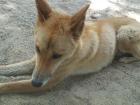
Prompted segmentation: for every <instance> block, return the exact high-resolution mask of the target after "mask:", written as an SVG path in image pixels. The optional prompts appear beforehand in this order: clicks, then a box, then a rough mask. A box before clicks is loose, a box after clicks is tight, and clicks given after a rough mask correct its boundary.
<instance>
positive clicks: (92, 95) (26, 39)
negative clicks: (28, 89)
mask: <svg viewBox="0 0 140 105" xmlns="http://www.w3.org/2000/svg"><path fill="white" fill-rule="evenodd" d="M50 1H51V4H52V5H53V6H54V7H56V8H63V9H65V10H66V11H70V12H68V13H71V14H73V13H74V12H75V11H76V10H77V9H78V8H80V7H81V5H82V4H84V3H85V2H86V1H84V0H50ZM56 1H57V2H56ZM60 1H61V2H60ZM94 1H95V2H96V3H97V2H98V3H97V4H98V5H100V4H102V3H99V1H98V0H93V1H92V3H94ZM103 1H106V0H103ZM112 1H113V2H110V3H109V7H107V5H106V7H104V8H102V9H104V10H102V9H101V10H100V9H99V8H98V7H99V6H97V5H96V6H95V7H96V8H95V12H93V8H94V5H95V4H96V3H95V4H94V5H93V4H92V7H91V9H90V10H89V12H88V16H87V17H88V18H87V19H92V18H94V17H98V18H104V17H108V16H112V15H113V16H120V15H128V16H131V17H133V18H137V19H140V18H139V16H140V6H139V3H140V2H139V0H133V1H135V2H132V0H131V1H129V2H132V3H129V5H124V4H123V3H124V2H120V4H119V3H116V1H117V0H112ZM124 1H125V0H124ZM136 1H137V2H136ZM100 2H101V1H100ZM130 4H133V5H130ZM114 6H115V9H116V8H117V9H118V10H114V8H113V7H114ZM89 16H91V17H92V18H90V17H89ZM35 20H36V9H35V4H34V0H0V64H11V63H15V62H20V61H23V60H27V59H29V58H31V57H32V56H33V54H34V52H35V51H34V39H33V26H34V23H35ZM24 78H30V77H29V76H18V77H4V76H0V81H1V82H3V81H8V80H9V79H10V80H11V79H19V80H20V79H24ZM0 105H140V62H137V63H132V64H122V63H119V62H117V61H114V62H113V63H112V64H111V65H110V66H108V67H106V68H105V69H104V70H102V71H101V72H98V73H93V74H90V75H84V76H75V77H69V78H67V79H65V80H64V81H63V82H61V83H60V84H59V85H58V86H57V87H56V88H54V89H52V91H50V92H47V93H35V94H8V95H0Z"/></svg>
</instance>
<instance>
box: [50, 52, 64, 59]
mask: <svg viewBox="0 0 140 105" xmlns="http://www.w3.org/2000/svg"><path fill="white" fill-rule="evenodd" d="M60 57H62V55H61V54H57V53H54V54H53V56H52V58H53V59H58V58H60Z"/></svg>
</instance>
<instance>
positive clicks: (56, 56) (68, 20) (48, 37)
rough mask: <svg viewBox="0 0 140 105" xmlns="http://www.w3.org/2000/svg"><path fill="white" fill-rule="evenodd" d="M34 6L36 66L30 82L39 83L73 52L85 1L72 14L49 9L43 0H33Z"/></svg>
mask: <svg viewBox="0 0 140 105" xmlns="http://www.w3.org/2000/svg"><path fill="white" fill-rule="evenodd" d="M36 6H37V11H38V20H37V24H36V29H35V43H36V45H35V46H36V66H35V70H34V72H33V75H32V84H33V86H36V87H40V86H42V85H44V84H46V83H47V81H48V80H49V78H51V77H52V76H53V74H54V73H55V72H56V71H57V69H58V68H59V67H60V65H63V63H64V62H65V61H66V60H67V59H68V58H70V57H71V56H72V55H73V53H74V52H75V50H76V48H77V46H78V41H79V39H80V35H81V32H82V30H83V26H84V20H85V15H86V11H87V9H88V7H89V5H86V6H85V7H84V8H82V9H81V10H80V11H79V12H78V13H76V14H75V15H74V16H69V15H66V14H61V13H59V12H56V11H54V10H52V9H51V8H50V7H49V5H48V4H47V2H46V1H45V0H36Z"/></svg>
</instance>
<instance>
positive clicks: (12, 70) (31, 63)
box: [0, 57, 35, 76]
mask: <svg viewBox="0 0 140 105" xmlns="http://www.w3.org/2000/svg"><path fill="white" fill-rule="evenodd" d="M34 67H35V57H33V58H32V59H30V60H26V61H23V62H20V63H15V64H10V65H2V66H0V75H2V76H17V75H26V74H31V73H32V71H33V69H34Z"/></svg>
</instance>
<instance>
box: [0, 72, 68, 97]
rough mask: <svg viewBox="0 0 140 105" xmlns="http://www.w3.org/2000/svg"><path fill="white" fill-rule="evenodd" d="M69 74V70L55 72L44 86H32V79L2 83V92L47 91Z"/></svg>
mask: <svg viewBox="0 0 140 105" xmlns="http://www.w3.org/2000/svg"><path fill="white" fill-rule="evenodd" d="M67 76H68V72H63V73H59V74H55V75H54V76H53V77H52V78H51V79H50V80H49V81H48V83H47V84H46V85H44V86H42V87H34V86H32V80H21V81H15V82H7V83H0V94H4V93H32V92H41V91H47V90H49V89H51V88H53V87H54V86H55V85H57V84H58V83H59V82H60V81H62V80H63V79H64V78H65V77H67Z"/></svg>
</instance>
